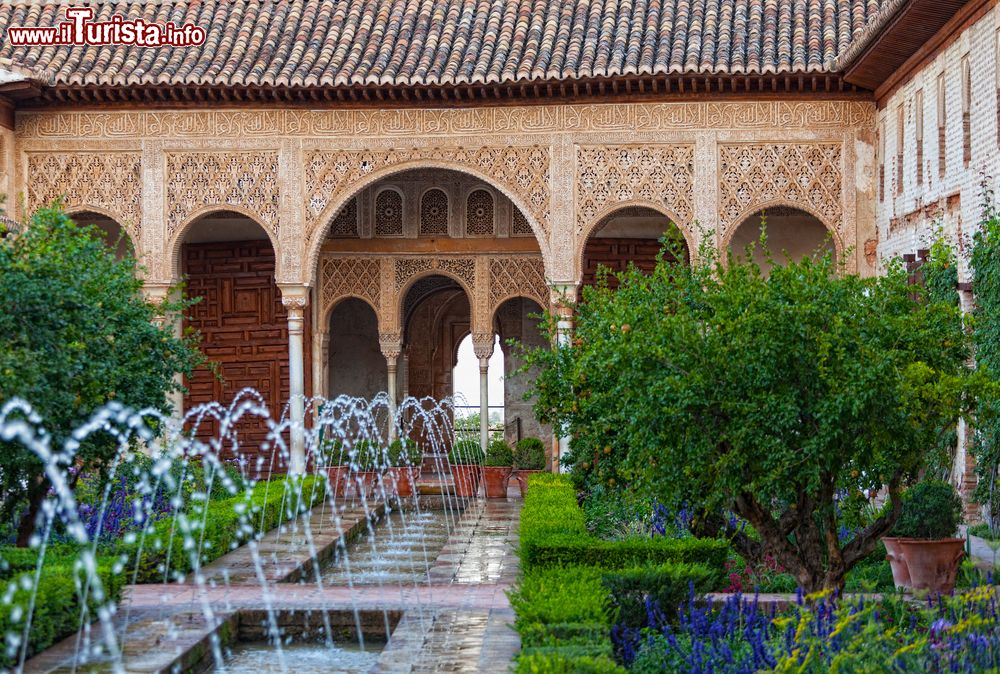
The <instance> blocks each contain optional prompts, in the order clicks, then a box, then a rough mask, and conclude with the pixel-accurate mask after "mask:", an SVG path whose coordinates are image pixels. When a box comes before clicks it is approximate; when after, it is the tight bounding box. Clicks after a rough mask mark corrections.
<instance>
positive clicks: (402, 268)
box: [393, 257, 433, 292]
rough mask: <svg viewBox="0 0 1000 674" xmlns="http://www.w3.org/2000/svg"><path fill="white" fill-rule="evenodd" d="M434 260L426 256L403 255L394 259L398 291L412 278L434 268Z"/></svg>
mask: <svg viewBox="0 0 1000 674" xmlns="http://www.w3.org/2000/svg"><path fill="white" fill-rule="evenodd" d="M432 268H433V267H432V261H431V259H430V258H426V257H403V258H397V259H396V260H394V264H393V270H394V275H395V279H394V281H395V286H396V291H397V292H398V291H399V290H400V288H402V287H403V286H405V285H406V284H407V283H408V282H409V281H410V279H412V278H413V277H414V276H416V275H417V274H421V273H423V272H425V271H427V270H428V269H432Z"/></svg>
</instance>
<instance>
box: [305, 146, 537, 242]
mask: <svg viewBox="0 0 1000 674" xmlns="http://www.w3.org/2000/svg"><path fill="white" fill-rule="evenodd" d="M408 165H410V166H420V165H424V166H435V167H438V168H454V169H456V170H459V171H461V170H463V169H466V170H469V171H471V172H472V173H473V174H474V175H477V176H480V177H486V178H488V179H489V180H491V181H492V182H493V183H494V184H496V186H497V187H499V188H500V189H502V190H504V191H506V192H507V196H509V197H512V198H514V199H515V200H518V201H520V202H521V203H522V204H523V205H524V206H525V207H526V208H527V211H528V214H530V216H531V217H532V219H533V220H534V221H535V222H536V223H537V225H538V226H539V227H540V228H541V229H542V232H541V233H540V234H541V235H542V236H541V238H542V240H543V241H547V239H548V233H547V232H548V230H547V228H548V221H549V202H550V194H549V151H548V148H545V147H539V146H484V147H415V148H399V149H371V150H327V149H316V150H312V151H309V152H307V153H306V156H305V187H306V241H307V245H309V244H310V243H311V242H312V241H314V240H315V239H316V238H317V237H319V236H322V233H323V232H324V231H325V229H326V226H327V223H328V221H329V220H330V219H331V218H332V216H333V213H331V208H332V206H333V204H337V206H338V208H339V205H340V202H342V201H343V200H344V199H346V198H347V197H348V196H350V195H352V194H353V193H355V192H357V190H358V187H359V185H363V184H366V183H367V182H370V181H371V179H372V177H373V176H376V175H378V176H381V175H387V174H388V173H390V172H391V171H392V169H393V168H394V167H397V166H398V167H401V168H405V167H406V166H408Z"/></svg>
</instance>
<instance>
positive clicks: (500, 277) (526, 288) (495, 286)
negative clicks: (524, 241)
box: [490, 257, 549, 313]
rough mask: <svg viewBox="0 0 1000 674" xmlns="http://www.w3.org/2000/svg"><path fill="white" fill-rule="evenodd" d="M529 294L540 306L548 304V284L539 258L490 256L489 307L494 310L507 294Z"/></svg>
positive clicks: (515, 295)
mask: <svg viewBox="0 0 1000 674" xmlns="http://www.w3.org/2000/svg"><path fill="white" fill-rule="evenodd" d="M518 296H520V297H530V298H532V299H533V300H535V301H536V302H538V304H539V306H541V307H542V308H543V309H544V308H547V307H548V305H549V286H548V284H547V283H546V282H545V266H544V264H543V263H542V259H541V258H540V257H498V258H490V309H491V313H492V312H493V311H496V309H497V306H499V305H500V304H501V303H502V302H503V301H504V300H507V299H509V298H511V297H518Z"/></svg>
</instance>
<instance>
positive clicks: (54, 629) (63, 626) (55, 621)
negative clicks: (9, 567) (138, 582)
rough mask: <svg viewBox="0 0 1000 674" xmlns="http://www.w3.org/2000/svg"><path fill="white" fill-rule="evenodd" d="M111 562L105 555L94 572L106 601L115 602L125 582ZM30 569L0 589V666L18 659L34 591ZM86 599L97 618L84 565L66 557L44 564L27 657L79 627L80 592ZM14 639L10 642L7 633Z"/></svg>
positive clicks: (29, 636) (36, 595)
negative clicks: (1, 638)
mask: <svg viewBox="0 0 1000 674" xmlns="http://www.w3.org/2000/svg"><path fill="white" fill-rule="evenodd" d="M113 564H114V563H113V561H112V560H110V559H108V558H106V557H99V558H98V560H97V574H98V577H99V578H100V581H101V585H102V586H103V588H104V594H105V601H106V602H108V601H111V602H117V600H118V599H119V597H120V596H121V591H122V587H123V586H124V583H125V578H124V576H123V575H122V574H121V573H120V571H119V572H118V573H115V569H114V568H113ZM34 581H35V573H34V571H30V572H24V573H18V574H16V575H14V576H12V577H11V578H10V580H8V581H6V582H5V583H3V584H2V586H0V596H2V597H3V602H2V603H0V635H5V636H6V637H7V638H6V641H5V644H4V649H3V650H2V652H0V667H3V668H4V669H7V668H11V667H13V666H14V665H15V664H16V663H17V661H18V658H19V656H20V652H21V645H20V641H19V639H20V637H21V636H22V635H23V633H24V626H25V621H26V620H27V619H28V609H29V607H30V606H31V598H32V589H33V588H34V586H35V583H34ZM85 590H86V596H87V597H88V600H87V604H88V611H89V615H90V617H91V618H94V617H95V616H96V612H97V609H98V605H97V604H96V602H94V601H93V596H92V590H91V588H89V587H87V583H86V578H85V576H84V574H83V570H82V566H81V565H80V564H77V563H76V560H75V559H73V560H70V559H66V558H59V559H54V560H52V561H46V563H45V565H44V566H43V569H42V574H41V576H40V577H39V579H38V588H37V592H35V593H34V595H35V602H34V611H33V612H32V614H31V628H30V629H29V630H28V657H31V656H32V655H34V654H36V653H39V652H41V651H43V650H45V649H46V648H48V647H49V646H51V645H52V644H54V643H55V642H57V641H59V640H60V639H62V638H64V637H66V636H67V635H69V634H72V633H73V632H75V631H77V630H78V629H79V628H80V614H81V609H82V607H83V593H84V591H85ZM14 634H16V635H18V641H15V642H12V641H11V635H14Z"/></svg>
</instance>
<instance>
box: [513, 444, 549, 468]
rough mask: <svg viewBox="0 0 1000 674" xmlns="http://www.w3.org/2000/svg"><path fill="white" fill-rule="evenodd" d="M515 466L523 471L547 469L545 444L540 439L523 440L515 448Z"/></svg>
mask: <svg viewBox="0 0 1000 674" xmlns="http://www.w3.org/2000/svg"><path fill="white" fill-rule="evenodd" d="M514 466H515V467H516V468H519V469H521V470H543V469H544V468H545V443H543V442H542V441H541V440H539V439H538V438H521V439H520V440H518V441H517V445H515V446H514Z"/></svg>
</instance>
